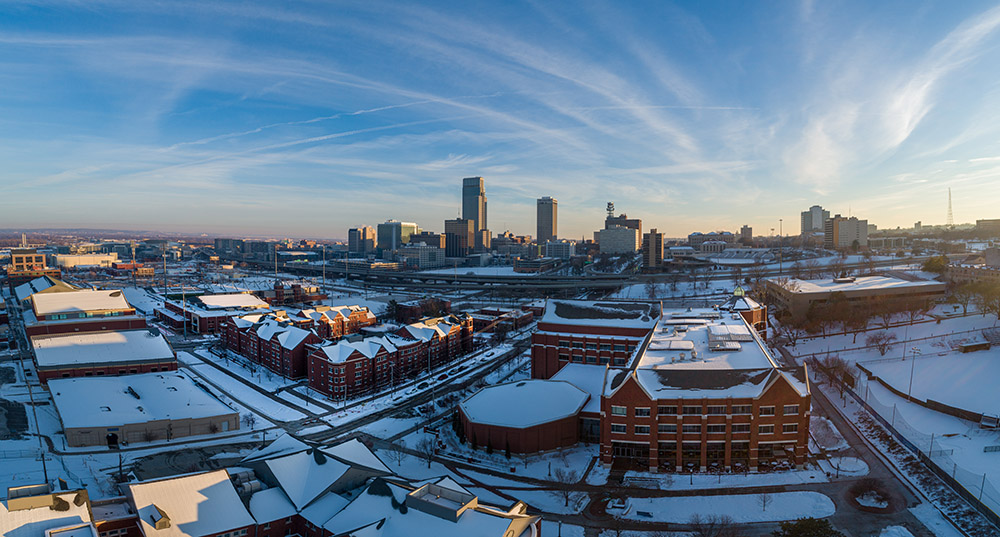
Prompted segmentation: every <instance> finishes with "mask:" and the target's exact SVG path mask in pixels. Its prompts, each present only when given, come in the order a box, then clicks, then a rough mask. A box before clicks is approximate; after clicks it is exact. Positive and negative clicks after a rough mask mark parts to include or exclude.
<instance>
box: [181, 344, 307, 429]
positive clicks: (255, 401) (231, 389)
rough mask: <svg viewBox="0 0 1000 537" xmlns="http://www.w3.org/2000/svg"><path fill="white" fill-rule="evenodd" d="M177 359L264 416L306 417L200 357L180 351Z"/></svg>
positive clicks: (282, 419) (280, 419) (294, 418)
mask: <svg viewBox="0 0 1000 537" xmlns="http://www.w3.org/2000/svg"><path fill="white" fill-rule="evenodd" d="M177 360H178V361H180V362H182V363H184V364H185V365H187V366H188V370H189V371H191V372H193V373H194V374H195V375H197V376H199V377H201V378H204V379H205V380H207V381H208V382H210V383H212V384H215V385H216V386H218V387H219V388H220V389H221V390H222V391H223V392H224V393H225V394H226V395H228V396H229V398H231V399H232V400H234V401H239V402H242V403H244V404H246V405H247V406H248V407H252V408H253V409H254V410H255V411H256V412H258V413H259V414H261V415H263V416H264V417H266V418H269V419H271V420H276V421H294V420H298V419H302V418H304V417H306V415H305V414H303V413H301V412H299V411H298V410H295V409H293V408H290V407H288V406H286V405H283V404H281V403H279V402H277V401H275V400H273V399H271V398H270V397H268V396H266V395H264V394H262V393H260V392H258V391H256V390H254V389H253V388H250V387H249V386H247V385H246V384H244V383H243V382H240V381H239V380H237V379H235V378H233V377H232V376H230V375H228V374H226V373H224V372H222V371H219V370H218V369H216V368H215V367H214V366H212V365H209V364H206V363H205V362H204V361H203V360H202V359H201V358H200V357H197V356H195V355H193V354H191V353H188V352H184V351H180V352H178V353H177Z"/></svg>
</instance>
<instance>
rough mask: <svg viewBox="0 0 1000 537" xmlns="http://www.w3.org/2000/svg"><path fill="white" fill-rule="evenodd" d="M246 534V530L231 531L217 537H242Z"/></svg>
mask: <svg viewBox="0 0 1000 537" xmlns="http://www.w3.org/2000/svg"><path fill="white" fill-rule="evenodd" d="M246 534H247V529H246V528H243V529H241V530H236V531H231V532H226V533H223V534H222V535H219V537H242V536H244V535H246Z"/></svg>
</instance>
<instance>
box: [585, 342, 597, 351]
mask: <svg viewBox="0 0 1000 537" xmlns="http://www.w3.org/2000/svg"><path fill="white" fill-rule="evenodd" d="M587 350H588V351H596V350H597V343H587Z"/></svg>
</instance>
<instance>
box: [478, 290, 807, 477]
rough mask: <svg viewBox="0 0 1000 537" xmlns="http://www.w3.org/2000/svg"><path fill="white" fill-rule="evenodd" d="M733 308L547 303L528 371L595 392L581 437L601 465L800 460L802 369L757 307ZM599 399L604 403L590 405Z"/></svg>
mask: <svg viewBox="0 0 1000 537" xmlns="http://www.w3.org/2000/svg"><path fill="white" fill-rule="evenodd" d="M733 303H743V301H741V300H736V301H730V303H728V304H727V306H733V305H734V304H733ZM732 309H733V311H726V310H725V309H716V308H705V309H698V310H692V309H688V310H687V311H677V312H664V313H663V314H661V313H660V311H659V310H660V308H659V306H658V305H651V304H649V303H614V302H608V303H603V302H596V303H595V302H582V301H556V300H552V301H549V303H548V305H547V307H546V312H545V315H544V316H543V317H542V321H541V322H540V323H539V333H537V334H536V337H535V339H534V340H533V342H534V345H533V348H532V361H533V365H532V371H533V374H534V375H533V376H535V378H543V379H544V378H550V377H553V380H552V381H550V382H553V381H554V382H559V381H566V382H570V383H571V384H573V385H574V386H576V387H578V388H580V389H581V390H583V391H585V392H588V393H589V394H590V397H591V400H590V401H589V402H588V404H587V405H585V406H584V407H582V408H581V409H580V412H579V413H578V415H579V424H580V425H579V429H578V430H579V439H581V440H585V441H586V440H596V441H599V442H600V446H601V447H600V457H601V462H602V463H603V464H605V465H620V466H622V467H627V468H635V469H641V470H650V471H670V472H674V471H709V470H711V471H722V470H725V471H747V470H750V471H755V470H757V469H759V468H762V467H788V466H799V465H801V464H803V463H804V462H805V459H806V454H807V448H808V437H809V436H808V430H809V409H810V402H811V396H810V387H809V383H808V380H807V376H806V370H805V368H804V367H797V368H783V367H780V366H779V365H778V363H777V362H776V361H775V360H774V358H773V357H772V356H771V355H770V353H769V352H768V350H767V349H766V347H765V346H764V344H763V339H762V338H761V336H760V334H759V333H758V332H757V330H755V327H753V326H751V324H750V322H752V321H750V320H749V319H754V318H755V316H754V315H748V314H747V313H746V312H744V311H741V310H740V308H739V307H733V308H732ZM748 317H749V319H748ZM755 324H757V323H755ZM757 328H760V326H758V327H757ZM639 331H643V332H644V333H643V334H642V335H641V336H639V341H638V343H636V344H634V346H632V345H633V341H634V340H635V338H636V337H637V334H638V332H639ZM580 343H582V345H580ZM616 344H617V345H625V346H626V349H628V348H631V349H632V352H628V351H627V350H625V351H622V350H617V349H616V347H615V345H616ZM602 345H603V347H602ZM608 345H610V347H608ZM618 349H620V347H619V348H618ZM618 353H622V354H618ZM553 356H555V357H556V359H555V360H554V361H553V360H552V357H553ZM569 364H572V366H571V367H567V365H569ZM553 369H555V371H553ZM563 369H565V370H566V371H565V373H566V374H562V373H557V372H559V371H562V370H563ZM591 370H592V371H591ZM588 373H591V374H588ZM553 375H554V376H553ZM597 401H599V407H598V408H599V413H598V412H592V408H588V407H592V406H593V405H592V403H593V402H597ZM501 406H502V404H501ZM478 434H482V433H478ZM494 447H496V446H494ZM512 450H513V448H512Z"/></svg>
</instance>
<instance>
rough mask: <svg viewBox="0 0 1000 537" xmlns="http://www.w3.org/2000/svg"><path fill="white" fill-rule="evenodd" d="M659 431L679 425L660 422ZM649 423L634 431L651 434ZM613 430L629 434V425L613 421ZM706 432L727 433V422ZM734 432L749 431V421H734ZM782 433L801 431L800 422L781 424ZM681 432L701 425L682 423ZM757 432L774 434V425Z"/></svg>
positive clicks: (697, 430) (697, 429) (698, 429)
mask: <svg viewBox="0 0 1000 537" xmlns="http://www.w3.org/2000/svg"><path fill="white" fill-rule="evenodd" d="M656 430H657V432H659V433H665V434H672V433H676V432H677V425H676V424H673V423H660V424H658V425H657V427H656ZM649 431H650V426H649V425H635V426H633V432H634V433H635V434H649ZM611 432H612V433H613V434H627V433H628V426H627V425H625V424H624V423H612V424H611ZM705 432H706V433H708V434H725V432H726V425H725V424H711V425H706V426H705ZM732 432H733V434H738V433H749V432H750V424H749V423H734V424H732ZM781 432H782V434H793V433H797V432H799V424H798V423H785V424H782V426H781ZM681 433H686V434H689V433H694V434H701V425H700V424H698V425H682V426H681ZM757 434H774V425H758V426H757Z"/></svg>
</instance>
